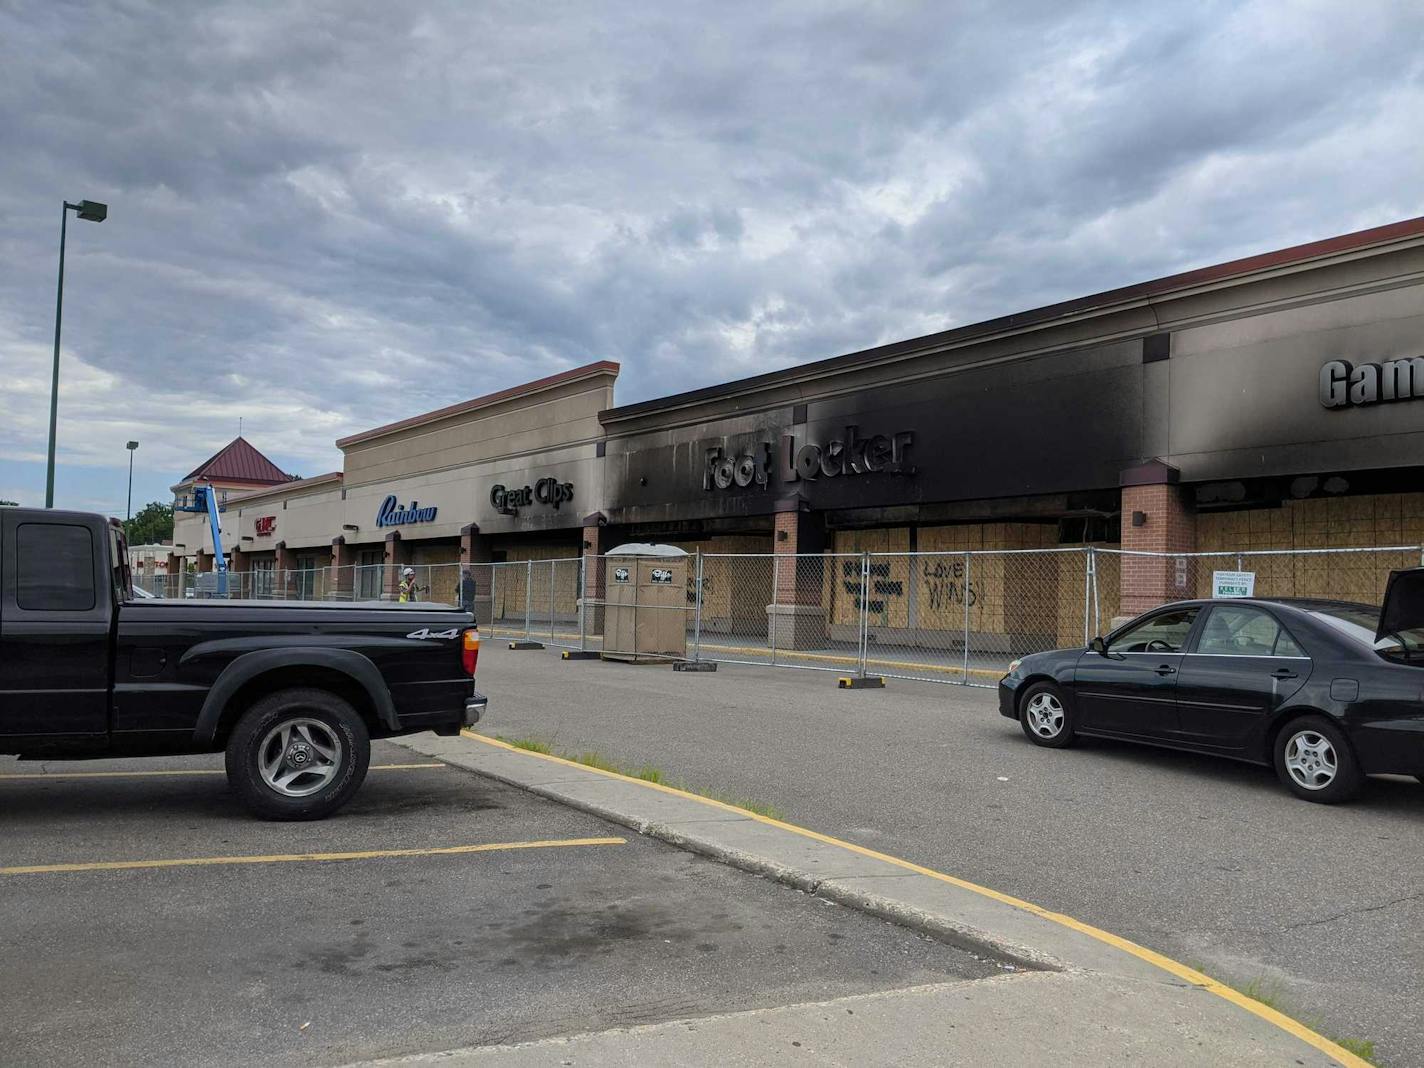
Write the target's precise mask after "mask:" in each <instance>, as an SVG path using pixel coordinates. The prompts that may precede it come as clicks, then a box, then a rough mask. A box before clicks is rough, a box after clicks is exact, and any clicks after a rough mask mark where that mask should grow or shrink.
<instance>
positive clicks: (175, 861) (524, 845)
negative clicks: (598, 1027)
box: [0, 838, 628, 875]
mask: <svg viewBox="0 0 1424 1068" xmlns="http://www.w3.org/2000/svg"><path fill="white" fill-rule="evenodd" d="M627 844H628V840H627V839H626V838H555V839H548V840H545V841H536V842H485V843H482V844H480V845H458V846H436V847H432V848H428V849H366V850H361V851H359V852H352V853H274V854H272V855H270V856H255V857H174V858H167V859H163V860H101V861H93V862H91V863H88V864H27V865H22V866H20V867H14V868H0V875H46V874H50V873H53V872H72V871H126V870H129V869H133V868H188V867H207V866H210V865H214V864H288V863H293V862H296V861H306V860H376V859H378V858H382V857H446V856H453V855H455V854H459V853H497V852H501V851H505V850H511V849H565V848H571V847H574V846H612V845H627Z"/></svg>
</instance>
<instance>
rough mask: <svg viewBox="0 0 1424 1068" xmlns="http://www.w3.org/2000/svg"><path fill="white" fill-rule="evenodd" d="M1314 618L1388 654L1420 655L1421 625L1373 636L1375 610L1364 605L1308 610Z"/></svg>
mask: <svg viewBox="0 0 1424 1068" xmlns="http://www.w3.org/2000/svg"><path fill="white" fill-rule="evenodd" d="M1311 615H1313V616H1314V617H1315V618H1316V619H1318V620H1320V621H1321V622H1323V623H1328V624H1329V625H1330V626H1332V627H1334V628H1335V629H1336V630H1338V631H1340V632H1341V633H1343V634H1347V635H1349V636H1350V637H1351V638H1353V639H1354V640H1355V641H1357V642H1360V643H1361V644H1363V645H1367V646H1369V647H1370V648H1371V649H1374V650H1376V651H1378V652H1381V653H1384V654H1386V655H1388V656H1402V657H1404V658H1405V659H1408V660H1413V659H1415V658H1419V659H1424V628H1418V627H1415V628H1411V629H1410V630H1406V631H1404V632H1402V633H1400V634H1387V635H1385V636H1384V637H1383V638H1381V639H1380V640H1379V641H1376V640H1375V628H1376V627H1378V626H1379V613H1378V612H1377V611H1372V610H1371V609H1367V608H1345V607H1341V608H1325V609H1320V610H1317V611H1314V612H1312V613H1311Z"/></svg>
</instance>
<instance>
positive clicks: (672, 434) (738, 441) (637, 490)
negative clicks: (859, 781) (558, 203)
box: [170, 218, 1424, 633]
mask: <svg viewBox="0 0 1424 1068" xmlns="http://www.w3.org/2000/svg"><path fill="white" fill-rule="evenodd" d="M618 370H619V368H618V365H617V364H614V363H594V364H590V365H588V366H586V367H580V368H576V369H574V370H571V371H566V372H564V373H562V374H559V375H555V376H553V377H551V378H546V379H541V380H539V381H537V382H531V383H529V384H527V385H524V386H520V387H516V388H514V389H509V390H505V391H503V392H500V393H496V394H492V395H490V396H486V397H481V398H477V399H475V400H472V401H469V402H467V403H464V404H459V405H455V406H453V407H450V408H445V409H442V410H439V411H435V412H429V413H426V414H424V415H416V416H413V417H411V418H409V419H405V420H403V421H401V422H398V423H393V424H391V425H389V426H384V427H378V428H376V429H373V430H369V431H366V432H363V433H360V434H355V435H353V436H351V437H348V438H345V439H342V440H341V441H338V442H337V446H338V447H339V448H340V449H341V451H342V453H343V455H344V463H343V469H342V470H341V471H339V472H333V473H331V474H326V475H321V476H319V477H316V478H308V479H303V480H301V481H283V480H281V479H274V478H271V477H270V473H268V478H269V481H268V483H267V484H266V485H263V486H259V487H257V488H253V487H252V486H250V485H248V486H241V485H238V484H236V483H234V484H232V485H231V486H228V487H227V488H228V500H227V511H226V513H225V514H224V516H223V530H224V538H225V542H226V544H228V545H230V546H232V547H233V551H232V555H231V568H232V569H233V570H234V571H238V572H242V571H247V570H253V569H257V568H262V567H266V568H275V569H276V570H278V571H284V570H288V569H294V570H301V569H307V568H320V567H326V566H330V565H335V566H338V567H344V566H346V565H352V564H373V563H385V564H388V565H403V564H405V563H417V564H419V563H459V562H467V563H477V562H482V561H500V560H508V561H513V560H529V559H549V558H557V557H568V556H575V555H578V554H580V553H583V554H597V553H601V552H605V551H607V550H608V549H609V548H611V547H613V546H615V545H617V544H619V543H621V542H624V541H663V542H671V543H674V544H677V545H680V546H682V547H684V548H687V549H689V550H691V549H694V548H700V549H702V550H703V551H704V552H706V553H723V552H726V553H778V554H789V553H823V552H847V553H855V552H861V551H881V552H905V553H909V552H930V551H937V550H943V551H964V550H971V549H1010V548H1048V547H1060V546H1074V545H1090V544H1091V545H1099V546H1105V547H1109V546H1110V547H1114V548H1119V547H1120V548H1125V549H1141V550H1158V551H1166V552H1186V551H1192V550H1216V549H1225V550H1232V551H1245V550H1250V549H1263V548H1273V549H1291V548H1326V547H1352V546H1372V545H1402V544H1418V543H1421V542H1424V218H1421V219H1414V220H1410V221H1407V222H1402V223H1397V224H1393V225H1389V226H1383V227H1378V228H1375V229H1372V230H1366V231H1362V232H1359V233H1354V234H1349V235H1346V236H1342V237H1338V238H1332V239H1329V240H1325V241H1319V242H1315V243H1313V244H1309V245H1303V246H1299V247H1296V248H1291V249H1285V250H1283V251H1279V252H1273V253H1268V254H1265V255H1260V256H1255V257H1251V258H1249V259H1245V260H1238V261H1235V262H1232V263H1226V264H1221V265H1219V266H1216V267H1209V268H1205V269H1202V270H1197V271H1191V272H1188V273H1186V274H1180V275H1174V276H1172V277H1168V278H1163V279H1159V280H1157V281H1153V282H1147V283H1143V284H1140V285H1134V286H1129V287H1127V288H1124V289H1118V290H1112V291H1109V292H1106V293H1100V294H1097V295H1094V296H1090V297H1083V298H1080V299H1077V300H1072V301H1068V302H1066V303H1063V304H1057V305H1053V306H1050V307H1046V308H1040V309H1036V310H1034V311H1028V312H1024V313H1021V314H1017V315H1010V316H1006V317H1004V318H1001V319H995V320H991V321H989V322H984V323H978V324H975V325H972V326H965V327H959V328H956V329H953V330H949V331H945V332H943V333H939V334H934V335H931V336H928V337H922V338H915V339H913V340H909V341H901V342H896V343H894V344H890V345H884V346H880V347H877V348H873V349H867V350H865V351H862V352H855V353H851V354H849V355H844V356H837V357H834V358H831V359H825V360H821V361H818V362H813V363H807V364H803V365H800V366H797V367H794V368H791V369H788V370H784V371H778V372H774V373H771V374H766V375H760V376H757V377H754V378H747V379H743V380H740V381H735V382H730V383H726V384H723V385H717V386H712V387H709V388H706V389H700V390H695V391H692V392H689V393H682V394H677V395H674V396H669V397H662V398H659V399H656V400H650V401H645V402H641V403H637V404H632V405H625V406H621V407H620V406H617V405H616V404H615V403H614V387H615V381H616V379H617V376H618ZM237 444H238V443H234V446H236V445H237ZM242 444H243V445H245V443H242ZM234 446H229V448H233V447H234ZM222 456H223V454H221V453H220V454H219V456H218V457H214V458H213V460H212V461H209V464H208V465H205V467H208V468H210V469H212V470H213V471H215V472H216V474H221V468H222V464H221V463H217V461H219V460H220V459H221V457H222ZM216 474H207V475H205V474H204V468H199V469H198V470H197V471H195V472H193V473H192V474H191V475H190V476H189V477H188V478H187V479H185V480H184V482H183V483H180V484H179V486H177V487H175V490H176V491H177V493H178V494H179V496H182V494H183V493H184V491H185V490H186V489H187V488H188V487H190V486H191V484H192V482H193V481H195V480H197V479H201V478H209V480H210V481H213V482H214V484H223V483H221V480H220V479H219V478H218V477H216ZM278 474H279V475H280V472H278ZM205 525H206V521H205V520H204V519H203V517H201V516H195V515H183V516H181V517H180V521H179V523H178V526H177V532H176V535H175V542H176V543H178V544H177V545H175V555H176V556H179V557H186V558H188V559H189V560H192V561H195V562H196V564H197V567H198V569H199V570H208V569H210V567H211V562H212V557H211V553H212V546H211V544H210V540H209V539H207V535H206V533H205ZM177 563H179V561H178V560H177V559H175V560H172V561H170V565H171V566H170V570H171V569H172V566H173V565H176V564H177ZM897 566H899V565H897ZM903 566H904V567H905V568H908V567H910V566H911V564H910V563H909V561H908V558H907V561H906V563H905V564H904V565H903ZM393 570H394V569H393V568H388V569H387V571H388V572H391V571H393ZM385 581H386V582H389V581H390V580H389V579H387V580H385ZM586 581H587V583H588V584H589V592H590V593H592V592H594V587H595V586H596V585H597V584H598V583H600V582H601V581H602V570H601V569H599V568H588V569H587V579H586ZM788 581H790V582H792V583H793V584H794V582H795V580H794V579H791V580H788ZM897 581H898V579H897V576H895V575H891V576H889V580H888V581H887V582H886V583H885V584H884V585H885V589H886V590H887V591H889V592H888V593H887V596H886V598H885V599H884V601H885V603H884V604H882V606H881V608H882V611H883V613H884V616H885V622H886V623H887V625H889V626H892V627H914V626H917V625H921V623H922V620H919V619H917V618H916V616H915V612H916V606H914V605H911V604H906V603H897V602H896V594H895V593H894V590H895V587H896V583H897ZM981 581H987V582H998V583H999V584H1000V585H1001V586H1002V587H1003V588H1001V589H999V590H997V591H992V592H997V593H998V594H999V595H1000V596H998V597H987V596H986V597H983V598H981V599H982V600H984V601H985V602H986V603H987V602H989V601H993V602H996V603H999V604H1012V602H1013V600H1014V597H1015V592H1014V590H1013V589H1012V588H1011V586H1012V582H1013V578H1012V576H1011V575H1010V573H1009V572H1007V571H1001V572H1000V573H999V575H998V577H997V578H995V577H994V576H993V575H992V574H988V573H986V574H984V575H983V576H981ZM1322 581H1325V580H1322ZM332 592H333V593H338V592H339V593H344V592H345V591H332ZM356 592H357V593H358V594H365V595H375V594H378V593H380V592H381V591H380V590H376V589H367V590H358V591H356ZM779 592H782V593H784V596H779V597H778V598H777V600H778V602H779V603H780V604H782V605H784V606H795V605H797V604H802V605H805V604H808V603H814V604H817V605H820V604H821V602H822V600H823V599H824V597H825V596H827V595H828V593H827V591H825V590H822V589H821V588H819V587H818V588H817V589H814V590H813V589H809V588H808V589H796V588H794V586H793V588H788V589H787V590H785V591H779ZM1311 592H1318V593H1322V594H1323V593H1331V594H1334V595H1337V596H1339V595H1346V596H1348V595H1354V596H1357V597H1359V596H1364V597H1368V596H1371V595H1372V591H1369V590H1351V589H1339V590H1336V589H1325V588H1321V589H1319V590H1316V591H1311ZM1180 593H1181V591H1180V590H1178V589H1176V588H1175V587H1174V585H1173V572H1172V568H1171V567H1169V566H1166V565H1165V564H1164V566H1162V567H1160V568H1155V569H1153V568H1148V569H1138V570H1135V571H1134V572H1133V573H1132V575H1131V577H1130V578H1129V576H1128V575H1127V573H1126V572H1124V577H1123V582H1122V588H1121V590H1120V601H1119V604H1118V605H1116V606H1113V607H1115V608H1116V609H1117V610H1118V611H1120V612H1121V613H1124V614H1126V613H1132V612H1135V611H1137V610H1140V609H1142V608H1145V607H1148V606H1150V605H1152V604H1156V603H1159V602H1161V601H1163V600H1167V599H1171V598H1173V597H1175V596H1180ZM575 596H576V591H569V597H570V600H572V599H573V598H574V597H575ZM752 599H753V600H758V601H760V602H764V601H765V600H766V598H765V597H764V596H763V597H752ZM823 607H824V606H823ZM727 610H728V611H732V612H737V611H743V610H744V611H745V612H746V614H747V617H748V618H749V619H750V618H756V617H760V618H762V619H763V620H764V619H765V617H766V611H767V605H766V604H765V603H757V604H748V605H746V606H742V608H736V607H735V606H732V607H729V608H728V609H727ZM920 611H923V608H921V609H920ZM831 615H832V620H831V622H832V623H833V624H835V623H837V622H840V621H839V619H838V610H836V611H832V612H831ZM850 618H851V617H850V616H849V615H847V620H846V622H849V619H850ZM995 625H996V624H995V623H994V622H991V621H987V620H986V621H984V626H985V627H986V628H988V629H992V627H993V626H995ZM997 625H999V626H1003V627H1008V626H1009V624H1008V623H1007V622H1006V621H1003V620H1000V621H999V622H998V624H997ZM1078 630H1079V633H1080V632H1081V617H1080V618H1079V624H1078ZM1071 632H1072V628H1071V627H1069V628H1067V629H1066V633H1071Z"/></svg>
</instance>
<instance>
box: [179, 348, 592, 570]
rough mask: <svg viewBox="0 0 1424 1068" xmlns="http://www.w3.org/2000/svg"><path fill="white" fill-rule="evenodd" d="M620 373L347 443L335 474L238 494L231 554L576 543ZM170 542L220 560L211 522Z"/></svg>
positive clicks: (498, 397) (482, 402) (524, 392)
mask: <svg viewBox="0 0 1424 1068" xmlns="http://www.w3.org/2000/svg"><path fill="white" fill-rule="evenodd" d="M617 376H618V366H617V364H610V363H597V364H591V365H589V366H587V367H581V368H576V369H575V370H573V371H569V372H565V373H564V374H561V375H556V376H553V377H552V378H549V379H542V380H540V381H538V382H535V383H531V384H529V385H527V386H522V387H518V388H516V389H512V390H506V391H504V392H502V393H498V394H494V395H492V396H489V397H484V398H477V399H476V400H473V401H469V402H466V403H464V404H460V405H455V406H453V407H451V408H447V409H442V410H440V411H437V412H431V413H427V414H424V415H419V416H415V417H413V418H411V419H407V420H403V421H401V422H398V423H393V424H391V425H390V426H387V427H379V428H376V429H374V430H371V431H365V432H363V433H360V434H355V435H352V436H351V437H348V438H343V439H342V440H341V441H339V442H337V445H338V447H339V448H341V450H342V453H343V457H344V462H343V469H342V470H341V471H339V472H332V473H331V474H327V475H321V476H318V477H315V478H310V479H304V480H301V481H299V482H291V483H286V484H283V485H279V486H273V487H270V488H267V489H263V490H259V491H256V492H248V493H235V492H229V494H228V497H227V505H226V510H225V511H224V512H223V513H222V514H221V531H222V538H223V548H224V550H225V551H226V552H228V553H231V552H233V551H234V550H236V551H238V552H240V553H243V554H252V556H253V558H254V559H261V558H262V556H263V555H265V554H269V553H276V552H277V551H278V550H279V549H281V550H285V551H286V552H288V553H303V555H306V554H309V553H313V552H317V553H329V552H330V551H331V547H332V541H333V539H335V538H338V537H340V538H344V539H345V544H346V546H348V547H351V548H352V549H353V550H360V549H366V550H374V549H376V548H380V547H381V546H383V545H385V544H386V542H387V540H388V538H389V537H390V535H392V534H395V535H398V537H399V539H400V541H401V542H402V543H403V544H404V545H405V547H406V556H407V557H408V558H409V559H411V560H412V562H420V563H427V562H428V563H436V562H440V563H444V562H451V563H453V562H455V561H456V560H457V559H458V554H457V553H455V552H452V551H448V550H450V549H451V548H452V546H453V543H455V542H456V541H457V540H458V539H460V538H461V536H462V535H464V534H466V533H467V532H468V530H469V528H470V526H471V525H472V524H473V525H475V526H477V527H478V534H479V536H480V537H481V538H484V539H491V538H493V539H501V540H507V541H508V542H509V547H508V549H507V550H504V551H506V552H508V553H509V554H510V557H511V558H521V559H522V558H524V556H525V555H526V554H527V553H528V552H536V551H539V549H540V546H541V544H542V543H546V542H548V541H549V540H550V539H551V538H552V539H553V540H555V541H567V542H568V543H569V544H570V545H571V546H576V545H577V542H576V541H575V540H574V537H575V534H574V532H577V531H579V530H581V529H582V525H583V517H584V516H585V515H587V514H589V513H591V512H595V511H597V510H598V509H599V507H600V505H601V503H602V500H603V481H602V469H603V465H602V463H601V462H600V461H599V453H600V448H599V443H600V442H601V440H602V435H601V426H600V424H599V421H598V413H599V412H600V411H602V410H604V409H606V408H609V407H612V405H613V387H614V382H615V381H616V379H617ZM496 487H502V488H503V490H504V491H505V492H504V494H503V495H501V494H499V493H496V492H495V490H496ZM552 487H558V488H557V490H554V489H553V488H552ZM526 490H527V492H526ZM511 491H512V492H511ZM511 501H517V502H518V503H513V504H512V503H510V502H511ZM387 502H390V503H389V504H388V503H387ZM501 504H502V505H503V507H500V505H501ZM506 536H507V537H506ZM174 543H175V552H176V554H177V555H179V556H183V557H187V558H189V559H193V558H195V557H196V556H197V554H198V553H200V552H202V553H205V554H208V555H209V556H211V555H212V553H213V545H212V536H211V533H210V531H209V523H208V518H207V516H205V515H201V514H194V513H185V512H179V513H177V515H176V516H175V523H174ZM442 546H443V548H441V547H442ZM577 551H578V550H577V548H576V547H575V548H573V549H571V553H572V554H573V555H577ZM564 555H569V553H565V554H564Z"/></svg>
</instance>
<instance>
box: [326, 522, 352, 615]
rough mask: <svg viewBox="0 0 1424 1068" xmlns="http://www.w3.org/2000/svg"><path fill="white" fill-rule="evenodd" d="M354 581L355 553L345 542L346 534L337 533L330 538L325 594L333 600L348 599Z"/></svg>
mask: <svg viewBox="0 0 1424 1068" xmlns="http://www.w3.org/2000/svg"><path fill="white" fill-rule="evenodd" d="M355 583H356V553H355V551H354V550H353V549H352V548H351V546H349V545H347V544H346V535H345V534H338V535H337V536H336V537H334V538H332V539H331V581H330V582H329V583H327V587H326V595H327V597H328V598H330V599H331V600H333V601H349V600H351V599H352V597H353V594H354V591H355V588H356V586H355Z"/></svg>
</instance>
